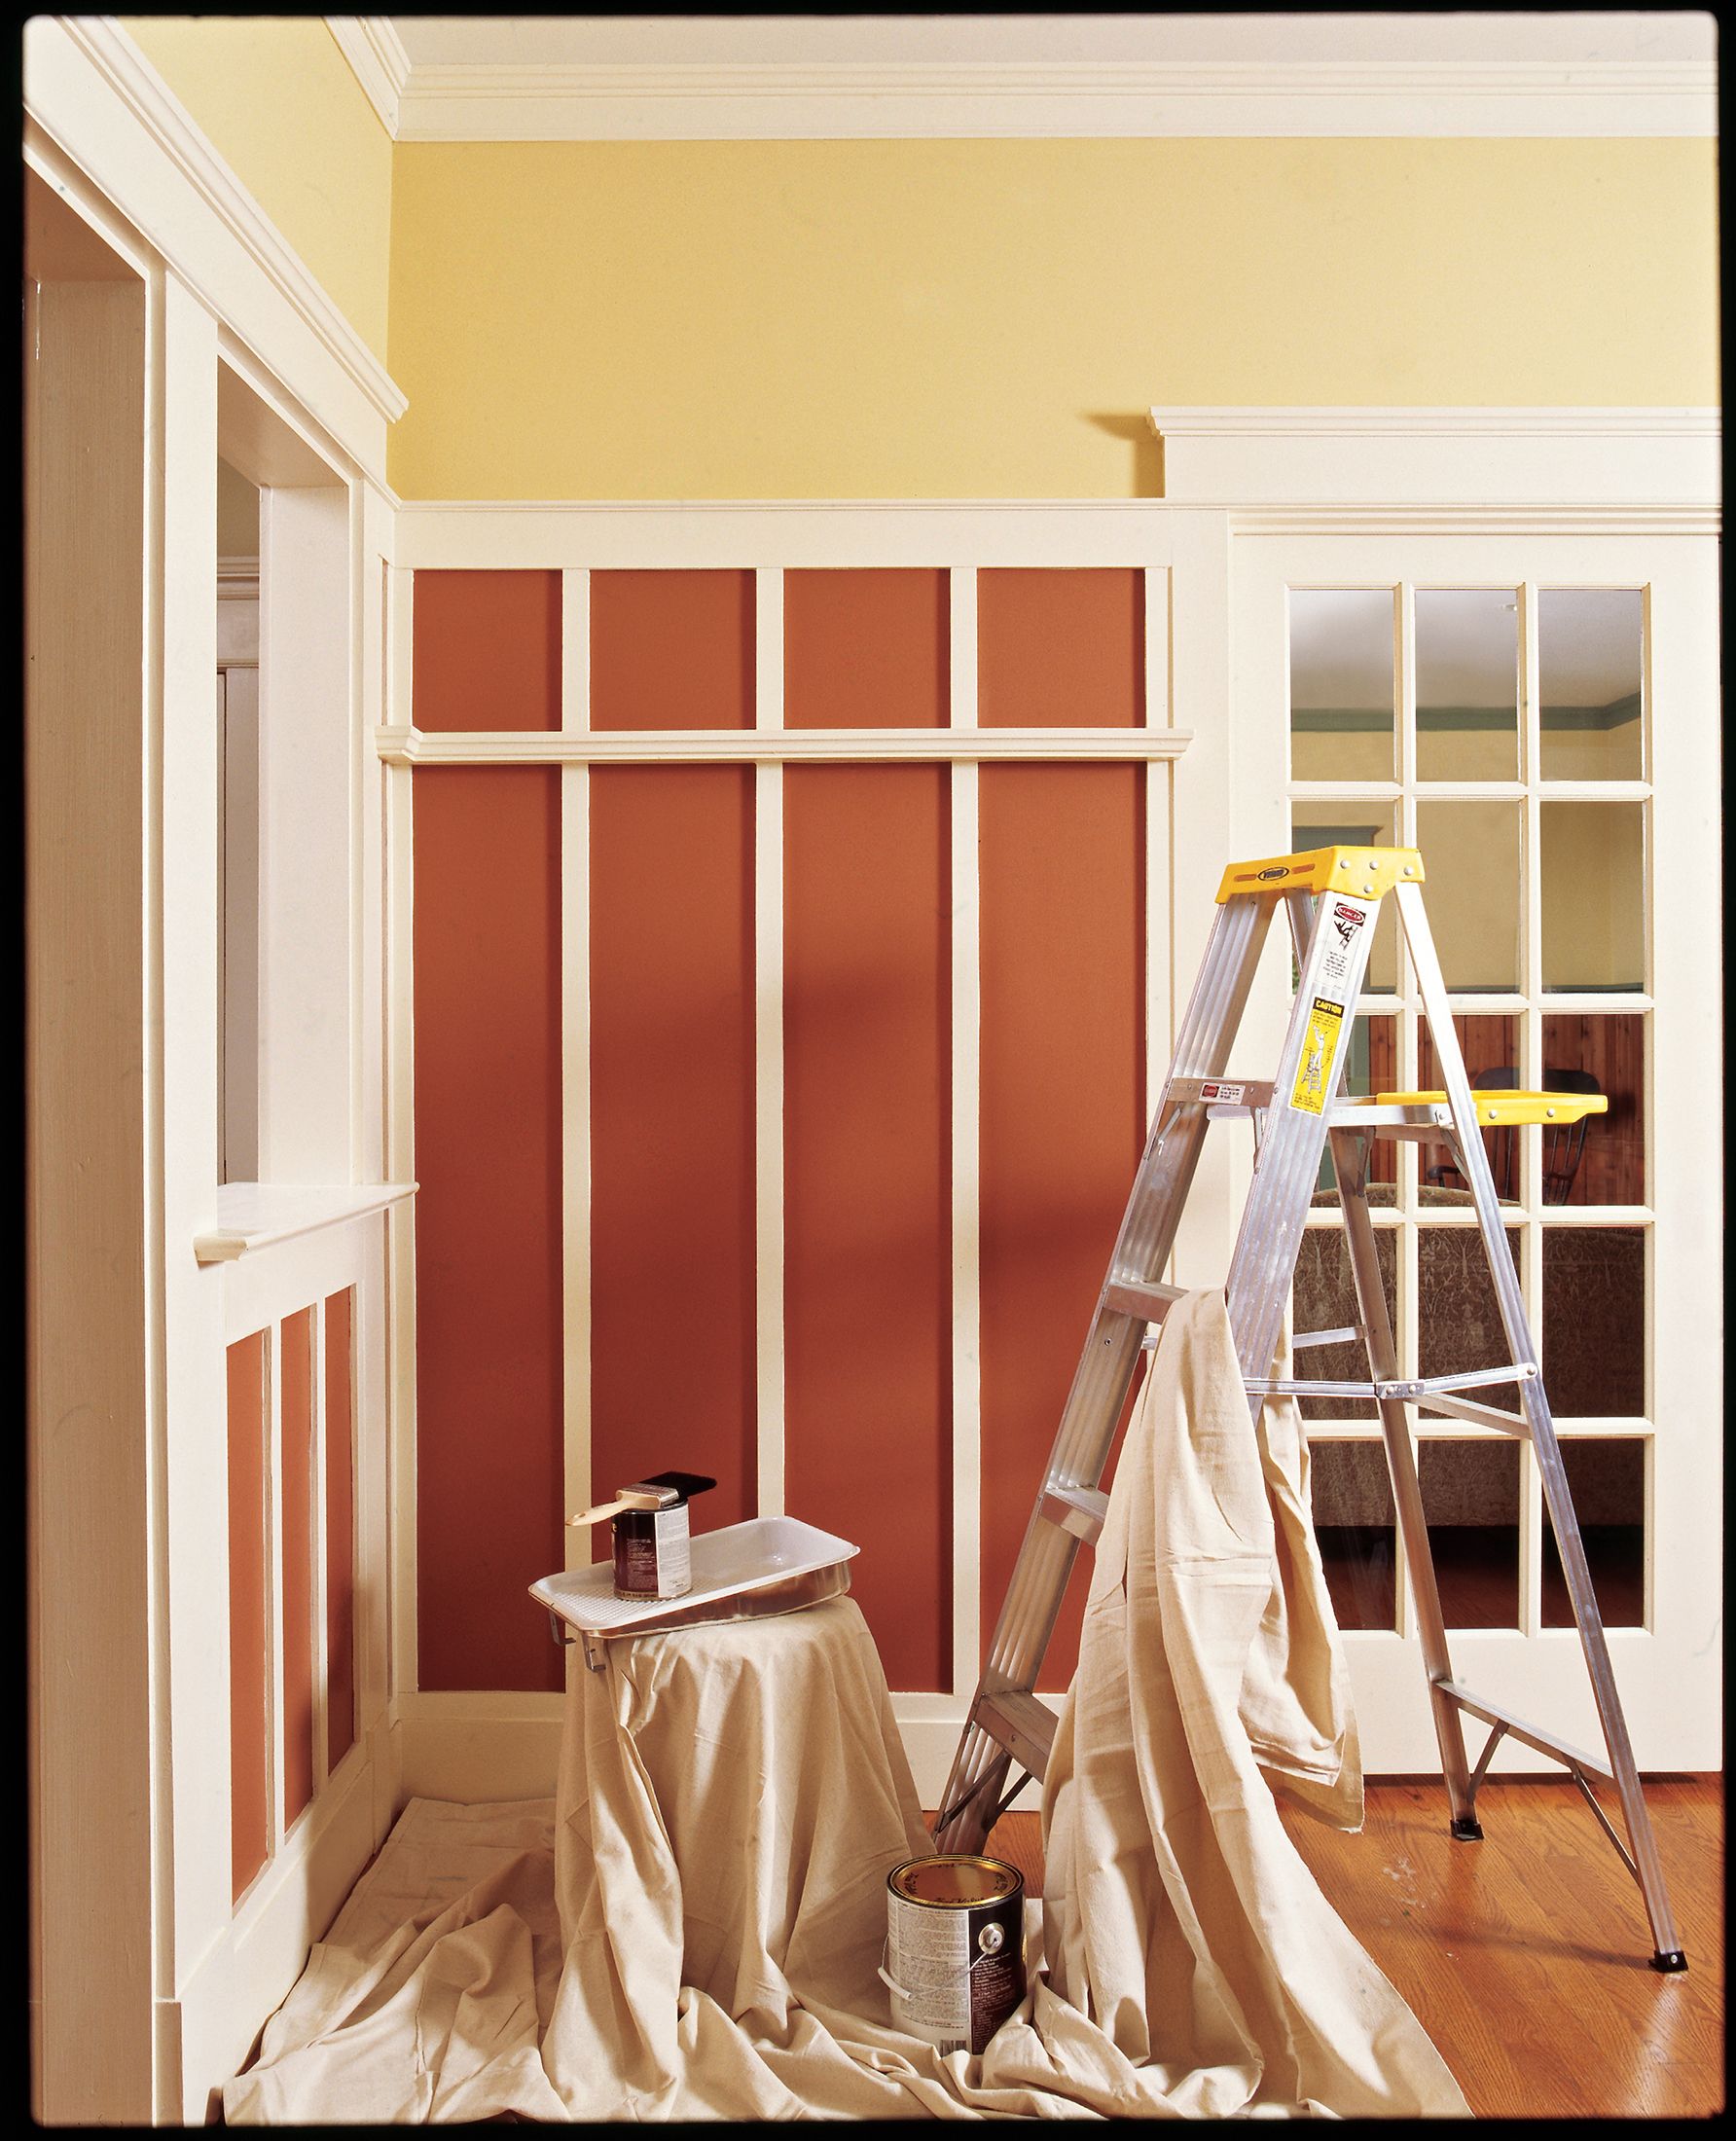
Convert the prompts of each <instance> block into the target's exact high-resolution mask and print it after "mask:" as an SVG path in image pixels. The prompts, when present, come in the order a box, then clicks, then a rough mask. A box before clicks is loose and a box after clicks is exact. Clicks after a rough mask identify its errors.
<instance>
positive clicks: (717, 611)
mask: <svg viewBox="0 0 1736 2141" xmlns="http://www.w3.org/2000/svg"><path fill="white" fill-rule="evenodd" d="M753 604H754V580H753V574H752V573H751V572H716V571H707V572H685V571H669V572H662V571H660V572H593V573H592V575H591V726H592V727H593V728H594V729H750V728H751V727H752V726H753Z"/></svg>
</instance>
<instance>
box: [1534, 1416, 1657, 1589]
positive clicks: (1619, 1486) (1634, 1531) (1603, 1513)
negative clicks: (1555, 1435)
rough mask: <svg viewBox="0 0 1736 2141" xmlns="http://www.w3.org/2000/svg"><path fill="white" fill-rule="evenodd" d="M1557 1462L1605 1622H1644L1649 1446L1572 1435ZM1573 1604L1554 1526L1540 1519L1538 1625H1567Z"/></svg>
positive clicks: (1633, 1438)
mask: <svg viewBox="0 0 1736 2141" xmlns="http://www.w3.org/2000/svg"><path fill="white" fill-rule="evenodd" d="M1561 1460H1562V1464H1563V1466H1564V1467H1565V1468H1566V1470H1567V1475H1568V1492H1569V1493H1570V1494H1571V1495H1572V1496H1573V1514H1574V1516H1575V1518H1576V1519H1577V1521H1578V1525H1579V1538H1580V1541H1581V1542H1582V1543H1583V1545H1584V1547H1585V1559H1586V1562H1587V1564H1588V1565H1589V1567H1590V1569H1591V1587H1592V1590H1593V1592H1594V1593H1595V1594H1596V1596H1597V1602H1598V1613H1599V1614H1600V1615H1601V1616H1602V1618H1603V1623H1604V1626H1605V1627H1606V1628H1640V1627H1644V1625H1645V1622H1646V1444H1645V1442H1644V1441H1643V1440H1642V1439H1641V1438H1640V1436H1638V1435H1621V1436H1615V1435H1608V1436H1606V1435H1588V1436H1586V1437H1585V1438H1584V1439H1583V1440H1581V1439H1580V1437H1579V1436H1577V1435H1570V1436H1568V1437H1567V1438H1566V1440H1564V1441H1563V1443H1562V1445H1561ZM1543 1626H1544V1627H1545V1628H1571V1627H1572V1626H1573V1604H1572V1602H1571V1601H1570V1599H1569V1597H1568V1585H1567V1579H1566V1577H1564V1576H1563V1574H1562V1570H1561V1555H1560V1552H1559V1551H1558V1550H1557V1548H1556V1544H1555V1531H1554V1528H1553V1526H1552V1525H1550V1524H1549V1523H1548V1522H1547V1521H1545V1522H1544V1525H1543Z"/></svg>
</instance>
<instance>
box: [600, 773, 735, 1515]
mask: <svg viewBox="0 0 1736 2141" xmlns="http://www.w3.org/2000/svg"><path fill="white" fill-rule="evenodd" d="M752 813H753V775H752V773H751V771H750V770H748V769H745V768H741V767H732V766H693V767H686V766H679V767H656V768H651V767H636V766H620V767H609V768H606V769H599V770H597V771H594V772H593V774H592V777H591V1119H592V1134H591V1179H592V1201H591V1279H592V1308H591V1318H592V1325H591V1327H592V1369H591V1410H592V1427H591V1451H592V1460H591V1484H592V1489H593V1498H594V1499H596V1500H601V1499H603V1498H605V1497H606V1496H608V1495H610V1494H612V1493H613V1491H614V1489H615V1488H616V1487H618V1486H625V1485H627V1484H628V1483H629V1482H630V1481H632V1480H634V1479H640V1478H643V1477H644V1476H645V1474H646V1473H648V1472H658V1471H667V1470H682V1471H699V1472H708V1473H710V1474H712V1475H713V1476H714V1477H715V1478H716V1480H717V1487H716V1490H715V1491H714V1492H712V1493H709V1494H706V1495H705V1496H704V1497H703V1498H702V1499H701V1500H700V1501H699V1502H698V1503H696V1504H695V1506H694V1511H693V1518H692V1522H693V1527H694V1529H695V1531H696V1532H698V1531H712V1530H715V1529H716V1528H717V1527H718V1526H720V1525H724V1524H738V1523H741V1521H742V1520H743V1519H744V1518H747V1517H750V1516H752V1515H753V1513H754V1509H755V1506H756V1481H755V1473H756V1463H755V1439H754V1438H755V1423H756V1405H755V1379H756V1378H755V1354H754V1179H753V1000H754V998H753V989H754V967H753V898H752V890H753V816H752ZM592 1546H593V1554H594V1557H600V1556H601V1555H602V1554H604V1553H606V1552H607V1550H608V1527H607V1526H606V1525H601V1526H598V1527H597V1530H596V1531H595V1532H594V1533H593V1535H592Z"/></svg>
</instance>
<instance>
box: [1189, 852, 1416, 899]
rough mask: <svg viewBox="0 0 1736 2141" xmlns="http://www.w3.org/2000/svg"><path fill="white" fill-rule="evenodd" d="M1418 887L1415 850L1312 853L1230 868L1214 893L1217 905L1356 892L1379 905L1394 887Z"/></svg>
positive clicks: (1260, 859)
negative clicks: (1267, 895)
mask: <svg viewBox="0 0 1736 2141" xmlns="http://www.w3.org/2000/svg"><path fill="white" fill-rule="evenodd" d="M1422 882H1423V857H1422V856H1421V855H1420V854H1419V853H1417V851H1416V849H1415V848H1314V849H1311V850H1310V851H1309V852H1308V853H1306V854H1273V855H1262V856H1259V857H1257V858H1256V859H1255V860H1254V861H1252V862H1232V863H1231V864H1230V866H1229V868H1228V869H1227V870H1226V871H1225V872H1224V874H1223V880H1222V882H1221V883H1220V884H1219V886H1218V888H1217V904H1218V905H1219V906H1220V907H1221V906H1222V905H1223V903H1224V901H1225V900H1226V899H1247V898H1250V897H1252V896H1255V895H1257V894H1258V893H1261V892H1355V893H1356V894H1357V895H1358V896H1359V897H1360V898H1363V899H1378V898H1379V897H1380V895H1381V894H1382V893H1383V892H1390V891H1391V890H1392V888H1393V886H1394V885H1421V884H1422Z"/></svg>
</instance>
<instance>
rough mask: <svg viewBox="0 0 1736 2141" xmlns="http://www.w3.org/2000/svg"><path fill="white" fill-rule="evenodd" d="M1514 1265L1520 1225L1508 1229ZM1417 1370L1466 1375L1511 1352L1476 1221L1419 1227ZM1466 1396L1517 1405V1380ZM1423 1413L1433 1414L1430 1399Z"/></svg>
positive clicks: (1486, 1402) (1510, 1408)
mask: <svg viewBox="0 0 1736 2141" xmlns="http://www.w3.org/2000/svg"><path fill="white" fill-rule="evenodd" d="M1507 1249H1508V1252H1510V1254H1511V1255H1512V1258H1513V1265H1514V1269H1515V1270H1517V1268H1518V1264H1519V1231H1518V1229H1517V1228H1516V1227H1509V1228H1508V1229H1507ZM1417 1296H1418V1298H1417V1373H1418V1374H1419V1375H1465V1374H1468V1373H1469V1371H1470V1370H1471V1369H1472V1368H1494V1367H1500V1366H1501V1364H1502V1363H1503V1362H1505V1361H1510V1360H1511V1359H1512V1358H1513V1356H1512V1354H1511V1353H1510V1352H1509V1351H1508V1350H1507V1336H1506V1332H1505V1331H1504V1330H1503V1329H1502V1327H1501V1304H1500V1302H1499V1301H1498V1300H1497V1299H1496V1295H1495V1281H1494V1279H1493V1278H1492V1277H1491V1276H1490V1272H1489V1260H1488V1258H1487V1257H1486V1256H1485V1255H1484V1253H1483V1237H1482V1235H1481V1234H1480V1233H1479V1232H1478V1230H1477V1229H1476V1228H1475V1227H1474V1226H1451V1227H1449V1226H1425V1227H1419V1228H1418V1230H1417ZM1465 1396H1466V1397H1469V1398H1471V1399H1472V1400H1473V1401H1474V1402H1475V1403H1477V1404H1479V1405H1498V1406H1500V1407H1501V1409H1502V1410H1503V1411H1506V1412H1517V1411H1518V1410H1519V1389H1518V1385H1517V1384H1515V1383H1491V1384H1489V1385H1487V1386H1486V1387H1484V1388H1482V1389H1479V1390H1472V1391H1467V1392H1466V1393H1465ZM1423 1417H1424V1418H1425V1419H1429V1418H1430V1417H1433V1418H1435V1419H1439V1418H1441V1417H1442V1415H1440V1414H1438V1413H1436V1414H1433V1415H1430V1413H1429V1408H1428V1406H1427V1405H1425V1406H1424V1407H1423Z"/></svg>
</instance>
